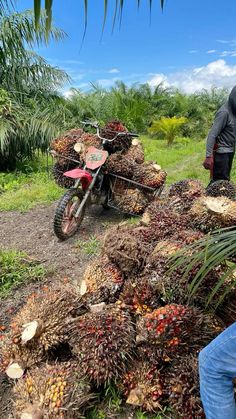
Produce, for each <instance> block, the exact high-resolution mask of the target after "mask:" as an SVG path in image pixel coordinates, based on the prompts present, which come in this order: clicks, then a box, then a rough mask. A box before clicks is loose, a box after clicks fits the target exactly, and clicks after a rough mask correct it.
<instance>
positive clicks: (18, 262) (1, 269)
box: [0, 250, 46, 298]
mask: <svg viewBox="0 0 236 419" xmlns="http://www.w3.org/2000/svg"><path fill="white" fill-rule="evenodd" d="M45 275H46V270H45V268H44V267H43V266H42V265H39V264H38V263H37V262H36V261H34V260H32V259H30V258H29V257H28V256H27V255H26V254H25V253H23V252H16V251H14V250H0V297H1V298H4V297H6V296H8V295H9V294H10V293H11V291H12V289H13V288H15V287H17V286H18V285H20V284H23V283H26V282H31V281H35V280H40V279H42V278H44V277H45Z"/></svg>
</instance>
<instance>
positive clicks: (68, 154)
mask: <svg viewBox="0 0 236 419" xmlns="http://www.w3.org/2000/svg"><path fill="white" fill-rule="evenodd" d="M90 146H94V147H98V148H100V147H101V141H100V140H99V138H98V137H97V136H96V135H94V134H90V133H87V132H84V131H83V130H82V129H81V128H75V129H72V130H70V131H67V132H65V133H64V134H63V135H61V136H60V137H58V138H55V139H54V140H53V141H52V142H51V144H50V148H51V151H52V152H53V155H54V157H55V158H56V162H55V164H54V165H53V167H52V175H53V177H54V179H55V182H56V183H57V184H58V185H59V186H61V187H62V188H71V187H72V186H73V184H74V180H73V179H71V178H69V177H66V176H64V175H63V173H64V172H66V171H68V170H72V169H74V168H76V167H82V166H83V165H84V164H85V156H86V152H87V150H88V148H89V147H90Z"/></svg>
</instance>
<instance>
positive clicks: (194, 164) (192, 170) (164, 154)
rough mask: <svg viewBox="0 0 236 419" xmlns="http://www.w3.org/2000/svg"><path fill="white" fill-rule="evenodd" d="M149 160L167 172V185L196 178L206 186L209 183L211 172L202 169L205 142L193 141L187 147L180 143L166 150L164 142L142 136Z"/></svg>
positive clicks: (177, 142)
mask: <svg viewBox="0 0 236 419" xmlns="http://www.w3.org/2000/svg"><path fill="white" fill-rule="evenodd" d="M142 142H143V145H144V147H145V155H146V159H147V160H153V161H156V162H157V163H158V164H160V166H161V167H162V168H163V169H165V170H166V171H167V174H168V177H167V184H171V183H173V182H177V181H178V180H181V179H186V178H196V179H199V180H201V181H202V182H203V183H204V184H205V185H207V182H208V181H209V172H207V171H206V170H205V169H204V168H203V167H202V161H203V159H204V156H205V142H204V141H199V142H198V141H191V142H189V143H188V144H186V145H183V144H182V142H181V139H180V142H179V141H178V139H177V141H176V143H175V144H174V145H173V146H172V147H171V148H168V149H166V144H165V142H164V141H157V140H155V139H151V138H149V137H147V136H142Z"/></svg>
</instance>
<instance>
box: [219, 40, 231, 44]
mask: <svg viewBox="0 0 236 419" xmlns="http://www.w3.org/2000/svg"><path fill="white" fill-rule="evenodd" d="M217 42H219V43H220V44H230V43H231V41H227V40H226V39H217Z"/></svg>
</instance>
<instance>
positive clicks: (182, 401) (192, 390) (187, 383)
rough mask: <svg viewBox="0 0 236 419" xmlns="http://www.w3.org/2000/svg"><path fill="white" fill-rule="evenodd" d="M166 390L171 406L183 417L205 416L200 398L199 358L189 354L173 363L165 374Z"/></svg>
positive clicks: (200, 418) (201, 418) (185, 418)
mask: <svg viewBox="0 0 236 419" xmlns="http://www.w3.org/2000/svg"><path fill="white" fill-rule="evenodd" d="M164 392H165V393H166V396H167V397H168V404H169V406H170V407H171V408H172V409H173V410H174V411H175V412H176V413H177V414H178V415H179V416H180V417H181V418H183V419H203V418H205V415H204V411H203V406H202V403H201V399H200V389H199V377H198V360H197V357H196V356H192V355H189V356H187V357H183V358H179V359H178V360H177V361H176V362H174V363H173V364H171V366H170V368H169V370H167V372H166V374H165V389H164Z"/></svg>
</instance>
